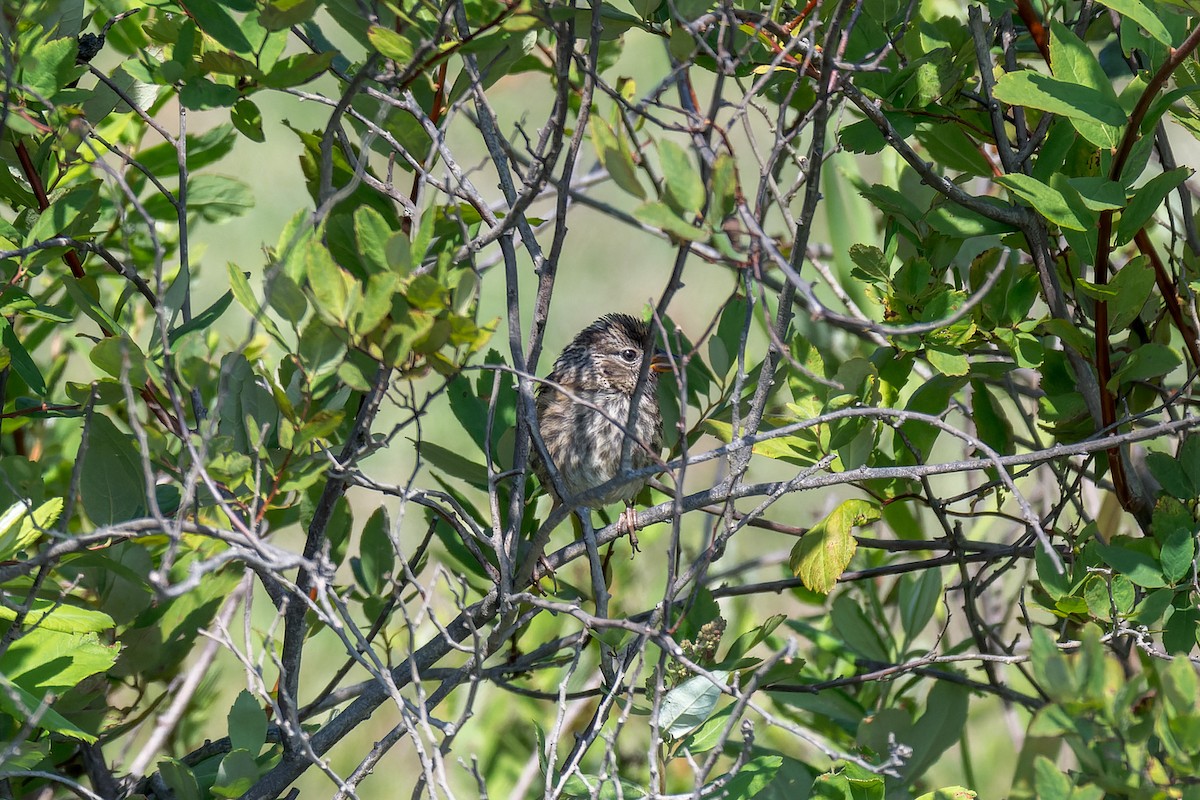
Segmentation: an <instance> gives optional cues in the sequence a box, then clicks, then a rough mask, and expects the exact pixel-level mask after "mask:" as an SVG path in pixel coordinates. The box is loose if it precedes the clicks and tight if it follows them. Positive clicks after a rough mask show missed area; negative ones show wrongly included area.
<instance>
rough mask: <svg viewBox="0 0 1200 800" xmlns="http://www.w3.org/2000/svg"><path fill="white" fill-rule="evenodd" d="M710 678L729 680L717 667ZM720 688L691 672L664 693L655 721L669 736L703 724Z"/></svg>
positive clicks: (675, 737)
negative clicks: (685, 678)
mask: <svg viewBox="0 0 1200 800" xmlns="http://www.w3.org/2000/svg"><path fill="white" fill-rule="evenodd" d="M713 677H714V678H716V679H717V680H719V681H726V680H728V679H729V673H727V672H725V671H723V670H718V671H716V672H714V673H713ZM720 696H721V690H720V689H719V688H718V687H717V686H716V685H714V684H713V682H712V681H710V680H709V679H708V677H706V676H704V675H694V676H692V677H691V678H688V679H687V680H686V681H684V682H683V683H681V684H679V685H678V686H676V687H675V688H674V689H672V690H670V691H669V692H667V694H666V696H665V697H664V698H663V701H662V706H661V707H660V709H659V715H658V724H659V725H660V726H661V728H662V730H663V731H664V732H666V734H667V735H668V736H670V737H671V738H672V739H678V738H679V737H681V736H683V735H684V734H686V733H687V732H688V731H691V730H694V729H695V728H698V727H700V726H701V725H703V724H704V721H705V720H707V719H708V716H709V714H711V713H712V710H713V708H715V707H716V705H717V699H718V698H719V697H720Z"/></svg>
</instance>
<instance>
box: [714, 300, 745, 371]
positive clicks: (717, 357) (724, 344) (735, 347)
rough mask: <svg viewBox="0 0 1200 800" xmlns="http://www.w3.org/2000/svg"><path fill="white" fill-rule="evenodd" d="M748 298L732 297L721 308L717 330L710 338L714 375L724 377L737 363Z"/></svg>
mask: <svg viewBox="0 0 1200 800" xmlns="http://www.w3.org/2000/svg"><path fill="white" fill-rule="evenodd" d="M746 307H747V302H746V298H745V297H743V296H741V295H740V294H739V295H735V296H734V297H732V298H731V299H730V300H729V301H728V302H727V303H726V304H725V307H724V308H723V309H722V310H721V319H720V321H719V322H718V323H717V332H716V335H714V336H713V337H712V338H711V339H709V340H708V363H709V365H711V366H712V371H713V374H714V375H717V376H719V377H721V378H724V377H725V376H727V375H728V374H729V370H730V369H732V368H733V365H734V364H736V363H737V357H738V352H739V350H740V347H741V340H742V329H743V327H744V326H745V324H746Z"/></svg>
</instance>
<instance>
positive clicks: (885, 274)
mask: <svg viewBox="0 0 1200 800" xmlns="http://www.w3.org/2000/svg"><path fill="white" fill-rule="evenodd" d="M850 259H851V260H852V261H853V262H854V269H852V270H850V277H852V278H857V279H858V280H860V281H866V282H867V283H876V284H882V283H887V281H888V279H889V278H891V276H892V268H891V263H890V262H889V260H888V258H887V256H885V255H884V253H883V251H882V250H880V249H879V248H878V247H875V246H874V245H868V244H854V245H851V246H850Z"/></svg>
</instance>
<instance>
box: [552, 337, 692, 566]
mask: <svg viewBox="0 0 1200 800" xmlns="http://www.w3.org/2000/svg"><path fill="white" fill-rule="evenodd" d="M652 341H653V338H652V331H651V327H650V323H648V322H643V321H641V320H639V319H637V318H636V317H631V316H629V315H628V314H608V315H606V316H603V317H601V318H600V319H598V320H596V321H595V322H593V323H592V324H591V325H588V326H587V327H586V328H584V329H583V330H582V331H580V332H579V334H578V335H576V337H575V338H574V339H573V340H572V341H571V343H570V344H569V345H567V347H566V349H565V350H563V351H562V354H561V355H559V357H558V359H557V360H556V361H555V362H554V368H553V369H552V370H551V372H550V375H549V376H548V378H547V382H546V383H543V384H542V385H541V386H540V387H539V388H538V393H537V420H538V427H539V429H540V430H541V434H542V441H543V442H544V443H545V445H546V450H547V452H548V453H549V454H550V459H551V460H552V461H553V462H554V466H555V468H556V469H557V470H558V475H559V477H560V478H561V482H562V488H563V490H564V492H565V495H566V496H565V497H560V496H559V495H558V493H557V491H556V489H555V487H554V483H553V481H552V480H551V479H550V472H549V470H548V469H547V468H546V465H545V464H544V463H543V462H542V460H541V459H540V458H539V457H537V454H536V453H535V456H534V460H533V470H534V474H536V475H537V477H538V479H539V480H540V481H541V483H542V486H544V487H545V488H546V489H547V491H549V492H550V494H551V496H552V497H553V498H554V500H555V502H556V503H565V504H567V505H571V504H573V503H575V502H576V501H575V498H577V497H579V496H580V495H583V494H584V493H586V492H589V491H591V490H593V489H595V488H597V487H599V486H601V485H603V484H606V483H608V482H609V481H611V480H613V479H614V478H617V477H618V475H619V474H620V473H621V450H622V446H623V443H624V440H625V437H626V423H627V422H629V408H630V404H631V402H632V400H633V394H634V389H635V388H636V387H637V383H638V376H639V375H640V374H641V370H642V362H643V360H644V359H645V357H646V348H647V347H648V343H649V342H652ZM670 368H671V367H670V360H669V359H668V357H667V354H666V353H664V352H662V351H655V350H651V351H650V368H649V371H648V372H647V374H646V385H645V386H644V387H643V388H642V392H641V396H640V397H639V398H638V408H637V413H636V415H635V416H634V418H633V423H632V425H631V426H630V427H629V429H628V432H629V434H630V436H631V438H632V440H633V441H632V443H631V446H630V450H629V455H630V457H629V469H632V470H637V469H641V468H642V467H645V466H647V465H649V464H653V463H655V462H656V461H658V458H659V454H660V452H661V450H662V414H661V412H660V411H659V406H658V395H657V392H656V391H655V390H656V388H657V383H658V373H660V372H666V371H669V370H670ZM646 480H647V478H646V477H630V478H628V479H626V480H618V481H617V482H616V483H614V484H612V485H611V486H609V487H608V488H607V489H606V490H605V491H604V492H602V493H600V494H599V495H597V496H593V497H589V498H587V499H586V500H585V501H583V502H584V503H585V504H586V505H584V506H580V505H578V504H576V505H575V507H576V508H579V507H587V508H593V509H594V508H601V507H603V506H606V505H608V504H610V503H615V502H617V501H618V500H620V501H622V502H624V503H625V512H624V514H623V515H622V525H623V526H624V527H625V528H626V530H627V531H628V533H629V538H630V544H631V545H632V547H633V550H634V551H635V552H636V551H637V549H638V547H637V535H636V534H635V532H634V529H635V522H634V520H635V519H636V514H635V512H634V511H633V497H634V495H636V494H637V493H638V491H639V490H640V489H641V488H642V487H643V486H644V485H645V484H646Z"/></svg>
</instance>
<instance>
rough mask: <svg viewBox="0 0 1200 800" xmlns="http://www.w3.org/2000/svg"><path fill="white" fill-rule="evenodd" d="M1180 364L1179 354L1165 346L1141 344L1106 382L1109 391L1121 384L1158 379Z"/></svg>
mask: <svg viewBox="0 0 1200 800" xmlns="http://www.w3.org/2000/svg"><path fill="white" fill-rule="evenodd" d="M1179 364H1180V357H1179V353H1177V352H1176V351H1175V350H1174V349H1172V348H1171V347H1169V346H1168V345H1165V344H1143V345H1141V346H1139V347H1138V348H1137V349H1136V350H1134V351H1133V352H1132V353H1130V354H1129V356H1128V357H1127V358H1126V359H1125V360H1124V361H1122V362H1121V368H1120V369H1119V370H1117V372H1116V373H1115V374H1114V375H1113V376H1112V379H1111V380H1109V382H1108V388H1109V391H1115V390H1116V388H1117V387H1118V386H1120V385H1121V384H1122V383H1132V382H1133V381H1145V380H1150V379H1151V378H1160V377H1162V376H1164V375H1166V374H1167V373H1168V372H1170V371H1171V370H1173V369H1175V368H1176V367H1178V366H1179Z"/></svg>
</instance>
